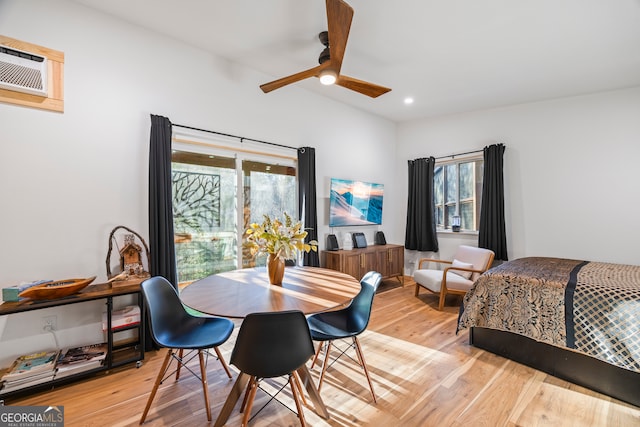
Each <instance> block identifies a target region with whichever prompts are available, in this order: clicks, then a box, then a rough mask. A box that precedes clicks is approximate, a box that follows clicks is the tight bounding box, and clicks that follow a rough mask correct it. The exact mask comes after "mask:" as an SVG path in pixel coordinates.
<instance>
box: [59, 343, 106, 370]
mask: <svg viewBox="0 0 640 427" xmlns="http://www.w3.org/2000/svg"><path fill="white" fill-rule="evenodd" d="M107 352H108V346H107V343H100V344H91V345H85V346H80V347H72V348H68V349H65V350H63V351H61V352H60V357H59V358H58V364H57V369H56V374H55V378H64V377H67V376H69V375H75V374H79V373H81V372H85V371H90V370H92V369H96V368H99V367H100V366H102V364H103V363H104V359H105V358H106V357H107Z"/></svg>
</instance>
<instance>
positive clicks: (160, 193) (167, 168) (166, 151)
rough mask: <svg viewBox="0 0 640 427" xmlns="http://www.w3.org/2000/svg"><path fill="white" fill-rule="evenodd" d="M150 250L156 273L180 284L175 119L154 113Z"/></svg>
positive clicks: (150, 157)
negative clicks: (174, 198)
mask: <svg viewBox="0 0 640 427" xmlns="http://www.w3.org/2000/svg"><path fill="white" fill-rule="evenodd" d="M149 251H150V253H151V255H150V257H151V268H150V273H151V275H152V276H162V277H164V278H166V279H167V280H168V281H169V282H171V283H172V284H173V286H176V287H177V285H178V275H177V267H176V251H175V246H174V238H173V203H172V196H171V122H170V121H169V119H168V118H166V117H162V116H156V115H153V114H152V115H151V138H150V141H149Z"/></svg>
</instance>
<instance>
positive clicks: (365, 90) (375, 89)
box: [336, 75, 391, 98]
mask: <svg viewBox="0 0 640 427" xmlns="http://www.w3.org/2000/svg"><path fill="white" fill-rule="evenodd" d="M336 84H337V85H338V86H342V87H344V88H347V89H351V90H354V91H356V92H359V93H361V94H363V95H367V96H370V97H371V98H377V97H379V96H380V95H383V94H385V93H387V92H389V91H391V89H390V88H388V87H384V86H379V85H376V84H373V83H369V82H365V81H363V80H358V79H354V78H353V77H348V76H343V75H341V76H338V80H337V81H336Z"/></svg>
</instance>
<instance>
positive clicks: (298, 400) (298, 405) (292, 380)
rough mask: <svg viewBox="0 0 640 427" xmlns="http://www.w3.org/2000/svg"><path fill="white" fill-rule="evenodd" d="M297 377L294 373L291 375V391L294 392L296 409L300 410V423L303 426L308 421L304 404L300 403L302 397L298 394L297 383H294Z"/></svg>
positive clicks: (304, 426)
mask: <svg viewBox="0 0 640 427" xmlns="http://www.w3.org/2000/svg"><path fill="white" fill-rule="evenodd" d="M294 382H295V377H294V375H292V374H291V375H289V385H290V386H291V393H292V394H293V400H294V401H295V402H296V409H297V410H298V418H299V419H300V425H302V427H306V425H307V423H306V422H305V420H304V412H303V411H302V405H301V404H300V397H299V396H298V390H296V387H297V385H296V384H294Z"/></svg>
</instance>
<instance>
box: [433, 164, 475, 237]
mask: <svg viewBox="0 0 640 427" xmlns="http://www.w3.org/2000/svg"><path fill="white" fill-rule="evenodd" d="M483 172H484V160H483V159H482V158H473V159H468V158H467V159H464V160H459V161H450V162H443V163H440V164H436V167H435V169H434V177H433V187H434V188H433V195H434V196H433V197H434V201H435V218H436V226H437V228H438V229H442V230H446V229H451V223H452V222H453V217H454V216H456V215H457V216H459V217H460V229H461V230H465V231H477V230H478V226H479V221H480V206H481V204H482V176H483Z"/></svg>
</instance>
